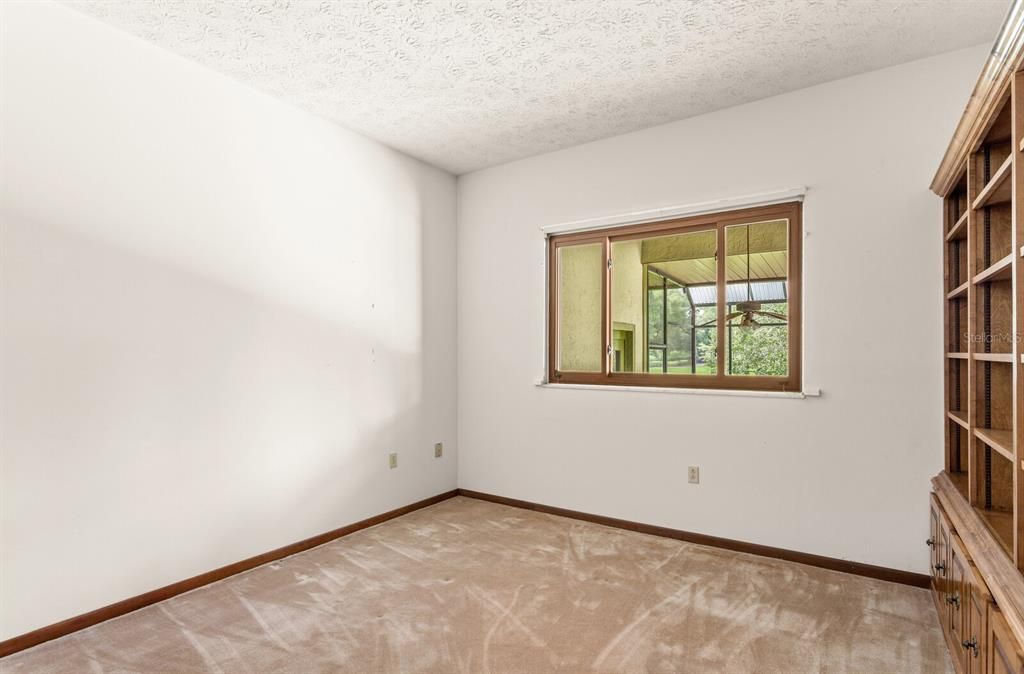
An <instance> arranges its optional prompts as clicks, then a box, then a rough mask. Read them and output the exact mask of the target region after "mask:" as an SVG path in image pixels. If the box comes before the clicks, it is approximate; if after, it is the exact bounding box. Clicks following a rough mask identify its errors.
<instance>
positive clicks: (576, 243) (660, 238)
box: [548, 203, 800, 391]
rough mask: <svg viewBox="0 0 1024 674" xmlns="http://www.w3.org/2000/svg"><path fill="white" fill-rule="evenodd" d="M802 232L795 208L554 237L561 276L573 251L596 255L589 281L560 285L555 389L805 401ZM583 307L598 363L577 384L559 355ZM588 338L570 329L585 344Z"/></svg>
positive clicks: (552, 369) (554, 301)
mask: <svg viewBox="0 0 1024 674" xmlns="http://www.w3.org/2000/svg"><path fill="white" fill-rule="evenodd" d="M799 231H800V204H798V203H791V204H781V205H778V206H769V207H761V208H755V209H747V210H744V211H734V212H730V213H721V214H715V215H709V216H698V217H694V218H688V219H683V220H676V221H672V222H662V223H650V224H642V225H630V226H626V227H620V228H614V229H607V230H599V231H593V232H584V233H575V234H566V235H556V236H552V237H550V238H549V246H550V251H551V254H550V260H551V262H550V264H552V265H553V267H554V266H557V260H558V258H559V256H560V255H562V253H561V251H562V249H563V248H567V247H569V246H573V247H580V248H582V247H584V246H589V247H588V248H586V250H587V251H588V252H589V257H588V260H589V263H588V265H587V269H588V272H587V274H586V276H585V281H583V280H581V279H580V278H577V279H575V280H573V281H571V282H563V281H566V275H565V274H561V275H559V274H558V273H555V274H553V275H552V283H551V284H549V287H550V288H552V289H553V290H554V292H553V293H552V294H551V297H549V302H550V303H551V306H552V307H555V308H556V309H557V310H553V311H552V312H550V315H551V317H552V318H551V322H550V323H549V330H550V331H551V340H550V342H549V349H551V355H549V361H548V362H549V372H548V376H549V380H550V381H552V382H556V383H558V382H561V383H596V384H611V385H630V386H679V387H712V388H735V389H754V390H792V391H795V390H799V388H800V372H799V370H800V368H799V364H800V356H799V353H800V351H799V348H800V343H799V336H800V330H799V321H800V311H799V293H800V278H799V263H800V249H799V244H800V238H799ZM720 250H724V251H726V255H725V256H724V259H719V256H718V255H717V253H718V251H720ZM599 251H600V252H601V253H602V256H601V257H600V258H599V259H598V258H597V257H596V255H597V253H598V252H599ZM556 271H557V270H556ZM726 281H727V282H726ZM570 291H571V292H573V293H574V294H576V295H577V296H576V297H573V298H560V297H559V295H560V294H562V293H565V292H570ZM598 296H599V297H600V302H595V301H594V299H593V298H595V297H598ZM581 298H587V300H586V301H587V302H588V306H589V307H590V311H589V313H588V320H587V326H588V327H587V329H586V334H587V335H588V336H589V339H588V340H587V344H588V349H587V353H588V354H594V353H596V354H597V355H596V356H594V355H590V356H588V359H587V360H586V367H587V368H588V369H587V370H585V371H583V370H578V371H575V372H570V371H568V370H567V369H566V368H564V367H560V366H559V365H560V364H561V363H562V362H563V361H564V358H563V357H562V356H563V354H561V353H558V351H559V350H561V349H562V347H561V346H559V345H562V344H564V343H565V339H564V338H563V336H562V335H561V334H560V332H561V331H562V330H564V329H566V328H570V324H571V322H572V321H573V320H574V318H573V316H574V313H573V312H566V311H563V310H562V309H560V308H559V307H560V301H561V300H562V299H564V300H566V301H568V302H570V304H571V305H573V306H576V305H578V304H579V303H580V302H581ZM598 310H600V311H601V313H602V323H601V325H600V329H599V330H596V331H595V329H594V327H593V326H594V322H595V319H594V318H593V316H596V314H597V313H598ZM574 311H575V310H574ZM556 320H557V323H556ZM579 332H580V330H579V328H570V334H571V335H572V337H573V339H574V340H576V338H577V337H578V333H579ZM595 332H596V333H597V334H596V336H595ZM597 337H600V338H601V341H600V343H599V344H598V340H597ZM719 344H722V345H723V348H722V349H721V350H719V349H718V345H719ZM595 346H596V348H595ZM602 354H603V355H602ZM556 360H557V364H556ZM566 364H568V363H566Z"/></svg>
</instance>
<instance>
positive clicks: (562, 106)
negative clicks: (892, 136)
mask: <svg viewBox="0 0 1024 674" xmlns="http://www.w3.org/2000/svg"><path fill="white" fill-rule="evenodd" d="M65 2H66V4H68V5H71V6H72V7H75V8H77V9H79V10H81V11H83V12H86V13H88V14H91V15H93V16H95V17H98V18H99V19H101V20H103V21H105V22H107V23H109V24H112V25H114V26H117V27H119V28H122V29H124V30H126V31H128V32H130V33H134V34H135V35H138V36H140V37H142V38H144V39H146V40H149V41H152V42H155V43H156V44H158V45H161V46H163V47H165V48H167V49H169V50H171V51H173V52H176V53H178V54H181V55H183V56H186V57H188V58H191V59H194V60H196V61H198V62H200V63H202V64H205V65H207V66H209V67H210V68H213V69H215V70H219V71H221V72H223V73H226V74H228V75H230V76H232V77H234V78H237V79H239V80H241V81H243V82H247V83H249V84H252V85H254V86H256V87H258V88H260V89H263V90H264V91H267V92H269V93H271V94H274V95H277V96H279V97H281V98H283V99H285V100H287V101H291V102H292V103H294V104H296V105H299V106H301V107H303V108H306V109H308V110H310V111H313V112H315V113H317V114H320V115H323V116H324V117H327V118H329V119H332V120H335V121H337V122H339V123H341V124H343V125H345V126H347V127H349V128H351V129H354V130H357V131H360V132H362V133H364V134H366V135H368V136H370V137H372V138H375V139H377V140H379V141H381V142H383V143H386V144H388V145H390V146H392V147H395V148H397V149H399V150H402V151H404V152H407V153H409V154H411V155H413V156H415V157H419V158H421V159H424V160H426V161H428V162H430V163H432V164H435V165H437V166H440V167H443V168H445V169H448V170H449V171H452V172H454V173H465V172H468V171H472V170H474V169H478V168H482V167H485V166H491V165H494V164H499V163H502V162H506V161H510V160H513V159H518V158H521V157H526V156H529V155H534V154H538V153H541V152H548V151H551V150H556V149H559V148H563V147H568V146H571V145H576V144H579V143H584V142H587V141H590V140H596V139H598V138H604V137H607V136H612V135H615V134H620V133H624V132H627V131H633V130H636V129H642V128H644V127H648V126H653V125H656V124H662V123H664V122H668V121H672V120H676V119H682V118H685V117H691V116H693V115H698V114H701V113H705V112H710V111H712V110H718V109H721V108H725V107H728V106H731V105H737V104H739V103H744V102H747V101H752V100H756V99H759V98H764V97H766V96H772V95H775V94H779V93H783V92H786V91H791V90H794V89H799V88H802V87H806V86H810V85H813V84H817V83H820V82H825V81H828V80H832V79H837V78H840V77H845V76H848V75H853V74H856V73H860V72H866V71H868V70H874V69H877V68H883V67H886V66H890V65H894V64H897V63H902V62H905V61H910V60H913V59H917V58H922V57H925V56H930V55H933V54H937V53H940V52H943V51H949V50H952V49H957V48H960V47H966V46H970V45H976V44H980V43H983V42H991V41H992V40H993V39H994V37H995V34H996V31H997V30H998V28H999V25H1000V23H1001V21H1002V18H1003V15H1004V14H1005V12H1006V9H1007V7H1008V3H1007V2H1006V1H1005V0H994V1H989V0H907V1H903V0H900V1H879V0H852V1H844V2H840V1H834V0H833V1H824V0H720V1H715V0H700V1H697V0H693V1H686V0H675V1H671V0H669V1H661V0H650V1H647V2H640V1H635V0H608V1H605V2H597V1H594V0H582V1H580V2H568V1H551V2H543V1H536V0H499V1H493V0H444V1H441V0H436V1H435V0H388V1H385V0H371V1H368V2H350V1H339V0H323V1H321V0H308V1H300V0H291V1H288V0H262V1H250V0H230V1H227V2H225V1H214V0H104V1H99V0H84V1H73V0H65ZM958 86H962V83H960V85H958ZM965 103H966V101H965Z"/></svg>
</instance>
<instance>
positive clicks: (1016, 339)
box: [928, 3, 1024, 673]
mask: <svg viewBox="0 0 1024 674" xmlns="http://www.w3.org/2000/svg"><path fill="white" fill-rule="evenodd" d="M1022 27H1024V9H1022V8H1021V7H1020V6H1018V5H1017V4H1016V3H1015V4H1014V6H1013V8H1011V11H1010V14H1009V16H1008V17H1007V19H1006V22H1005V24H1004V26H1003V29H1002V31H1001V34H1000V36H999V37H998V38H997V42H996V48H995V49H993V52H992V55H991V56H990V58H989V61H988V63H987V64H986V66H985V68H984V70H983V72H982V76H981V77H980V78H979V80H978V83H977V85H976V86H975V89H974V92H973V94H972V96H971V99H970V101H969V103H968V105H967V109H966V110H965V112H964V116H963V118H962V119H961V120H960V124H959V126H958V127H957V130H956V133H955V134H954V137H953V139H952V141H951V143H950V145H949V148H948V149H947V151H946V154H945V156H944V157H943V160H942V164H941V165H940V167H939V170H938V172H937V174H936V176H935V179H934V180H933V182H932V185H931V187H932V190H933V191H934V192H935V193H936V194H938V195H939V196H941V197H942V199H943V227H942V245H943V269H944V273H943V288H942V293H943V297H942V301H943V307H944V311H943V321H944V338H943V339H944V354H943V360H944V362H943V368H944V370H943V371H944V401H945V408H944V410H943V417H942V423H943V429H944V437H945V464H944V467H945V468H944V470H943V471H942V473H940V474H939V475H938V476H936V477H935V479H934V480H933V481H932V484H933V488H934V493H933V497H932V502H931V536H930V537H929V539H928V544H929V545H930V546H931V547H932V552H931V555H932V557H931V566H932V589H933V591H934V596H935V600H936V609H937V611H938V614H939V619H940V621H941V622H942V626H943V631H944V633H945V635H946V639H947V643H948V645H949V648H950V652H951V654H952V656H953V661H954V664H955V665H956V667H957V669H958V671H960V672H971V673H973V672H1002V671H1012V672H1024V574H1022V570H1024V388H1022V387H1024V376H1022V374H1024V360H1022V353H1024V352H1022V345H1021V341H1020V337H1021V335H1024V285H1022V283H1024V276H1022V274H1024V72H1022V68H1024V37H1022V32H1024V31H1022V30H1021V28H1022Z"/></svg>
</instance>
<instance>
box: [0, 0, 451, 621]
mask: <svg viewBox="0 0 1024 674" xmlns="http://www.w3.org/2000/svg"><path fill="white" fill-rule="evenodd" d="M0 27H2V33H0V45H2V51H0V64H2V65H0V68H2V70H0V78H2V82H3V87H2V95H3V100H2V103H0V105H2V108H0V143H2V150H0V161H2V164H0V170H2V194H0V199H2V201H0V251H2V258H0V268H2V271H0V306H2V317H0V318H2V325H3V329H2V333H0V426H2V431H0V432H2V439H0V440H2V441H0V494H2V495H0V507H2V519H0V566H2V571H0V596H2V601H0V639H4V638H8V637H12V636H15V635H18V634H21V633H24V632H26V631H28V630H32V629H35V628H38V627H41V626H43V625H47V624H50V623H53V622H56V621H58V620H62V619H65V618H68V617H71V616H74V615H77V614H79V613H82V612H85V611H89V610H92V609H95V608H98V607H100V606H103V605H106V604H108V603H111V602H114V601H118V600H121V599H124V598H126V597H129V596H133V595H135V594H138V593H140V592H144V591H148V590H152V589H154V588H157V587H160V586H162V585H165V584H167V583H171V582H174V581H177V580H181V579H183V578H186V577H189V576H192V575H194V574H197V573H200V572H203V571H208V570H210V569H213V568H215V567H218V566H221V565H224V564H227V563H230V562H234V561H237V560H240V559H244V558H246V557H249V556H251V555H254V554H258V553H262V552H266V551H268V550H271V549H273V548H276V547H279V546H281V545H285V544H288V543H292V542H295V541H297V540H300V539H302V538H305V537H307V536H311V535H314V534H318V533H321V532H324V531H327V530H330V529H333V528H335V527H338V526H342V525H345V524H348V523H351V522H354V521H357V520H360V519H362V518H365V517H368V516H371V515H375V514H378V513H381V512H384V511H387V510H389V509H392V508H395V507H398V506H402V505H405V504H408V503H411V502H414V501H416V500H419V499H422V498H425V497H428V496H432V495H434V494H437V493H440V492H443V491H446V490H449V489H452V488H454V487H455V478H456V473H455V462H456V445H455V432H456V431H455V414H456V410H455V344H456V341H455V339H456V334H455V332H456V321H455V248H456V243H455V180H454V178H453V177H452V176H450V175H448V174H446V173H444V172H442V171H439V170H436V169H433V168H431V167H428V166H426V165H424V164H422V163H419V162H417V161H414V160H412V159H410V158H408V157H406V156H404V155H401V154H399V153H396V152H393V151H391V150H388V149H386V148H384V147H383V146H381V145H378V144H376V143H374V142H371V141H369V140H366V139H364V138H362V137H360V136H358V135H356V134H354V133H351V132H348V131H346V130H343V129H341V128H339V127H337V126H335V125H332V124H330V123H328V122H326V121H323V120H321V119H319V118H316V117H313V116H311V115H308V114H305V113H303V112H300V111H298V110H296V109H294V108H292V107H289V106H288V105H286V104H284V103H280V102H278V101H276V100H275V99H272V98H270V97H268V96H265V95H263V94H261V93H258V92H256V91H254V90H252V89H249V88H246V87H244V86H242V85H239V84H237V83H235V82H234V81H232V80H230V79H227V78H225V77H222V76H220V75H218V74H215V73H213V72H212V71H209V70H206V69H204V68H202V67H200V66H198V65H195V64H193V63H191V62H188V61H186V60H183V59H181V58H179V57H176V56H173V55H171V54H169V53H166V52H164V51H161V50H160V49H158V48H156V47H154V46H151V45H149V44H147V43H145V42H143V41H141V40H139V39H136V38H133V37H129V36H128V35H126V34H123V33H120V32H118V31H116V30H114V29H113V28H110V27H107V26H105V25H103V24H101V23H98V22H96V21H94V20H92V19H89V18H86V17H85V16H82V15H79V14H78V13H76V12H74V11H73V10H71V9H68V8H66V7H63V6H59V5H54V4H50V3H3V5H2V15H0ZM435 441H444V442H445V443H446V445H445V449H446V453H445V456H444V458H442V459H440V460H435V459H434V458H433V443H434V442H435ZM389 451H398V452H399V453H400V463H399V468H398V469H397V470H388V468H387V453H388V452H389Z"/></svg>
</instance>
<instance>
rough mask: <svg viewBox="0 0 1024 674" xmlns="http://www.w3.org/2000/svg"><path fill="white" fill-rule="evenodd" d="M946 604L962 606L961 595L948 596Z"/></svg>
mask: <svg viewBox="0 0 1024 674" xmlns="http://www.w3.org/2000/svg"><path fill="white" fill-rule="evenodd" d="M946 603H947V604H949V605H950V606H960V595H959V594H947V595H946Z"/></svg>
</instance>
